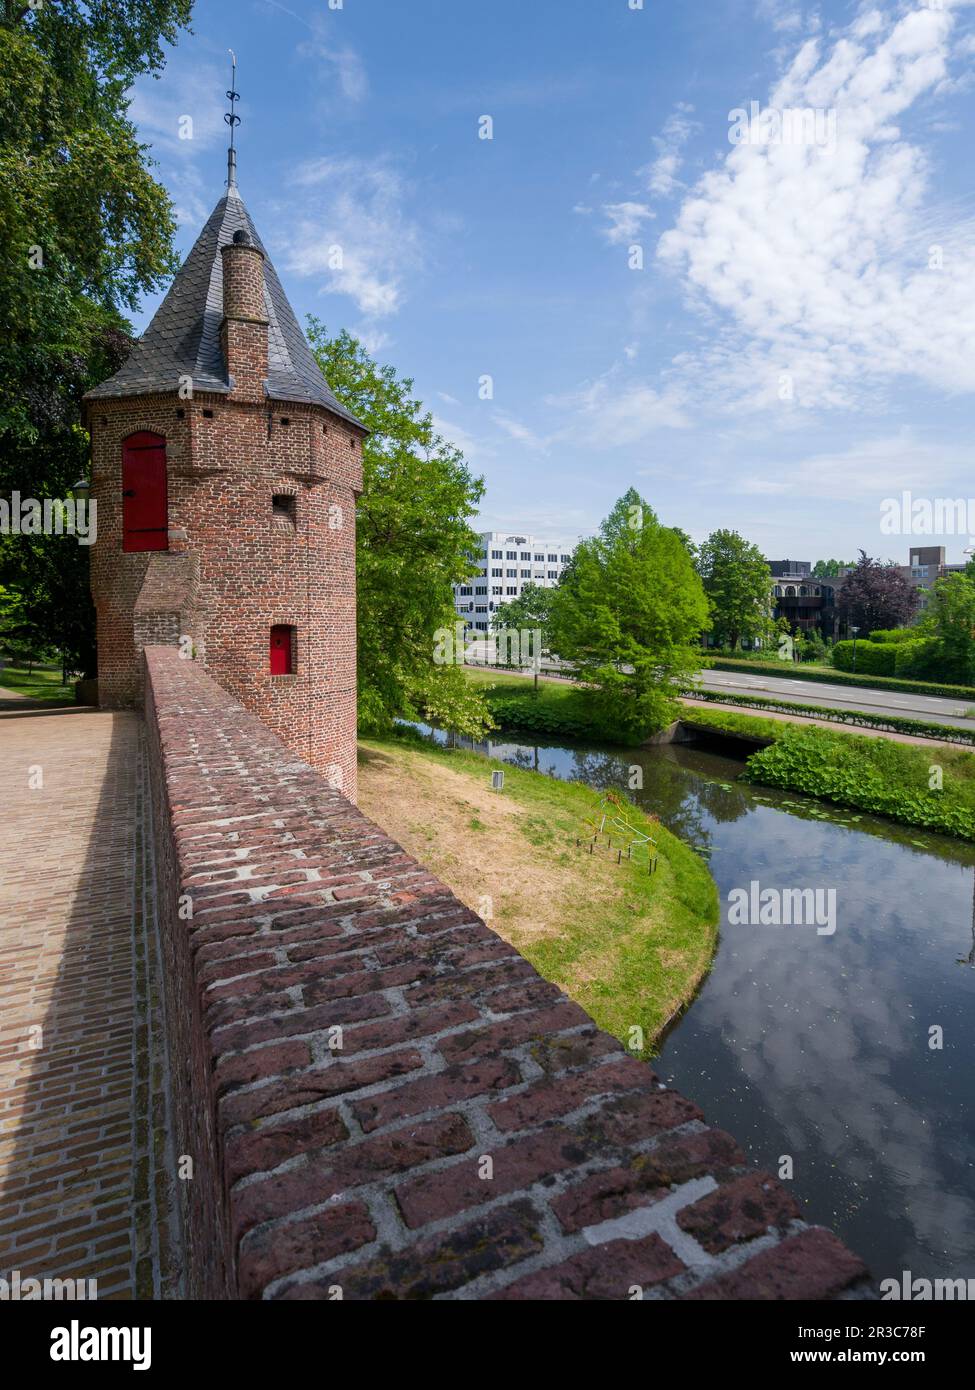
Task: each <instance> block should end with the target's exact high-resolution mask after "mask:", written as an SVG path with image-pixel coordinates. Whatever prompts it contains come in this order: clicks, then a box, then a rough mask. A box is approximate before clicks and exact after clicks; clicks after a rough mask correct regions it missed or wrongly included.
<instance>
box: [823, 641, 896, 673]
mask: <svg viewBox="0 0 975 1390" xmlns="http://www.w3.org/2000/svg"><path fill="white" fill-rule="evenodd" d="M896 661H897V648H896V644H895V643H893V642H869V641H867V642H856V643H854V642H837V643H836V644H835V646H834V647H833V665H834V666H835V667H836V669H837V671H855V672H856V673H857V675H862V676H892V675H894V673H895V664H896ZM854 662H855V663H856V664H855V665H854Z"/></svg>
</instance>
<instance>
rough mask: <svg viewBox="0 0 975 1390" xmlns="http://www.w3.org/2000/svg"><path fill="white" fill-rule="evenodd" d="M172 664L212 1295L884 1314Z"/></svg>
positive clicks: (162, 786) (855, 1277) (168, 760)
mask: <svg viewBox="0 0 975 1390" xmlns="http://www.w3.org/2000/svg"><path fill="white" fill-rule="evenodd" d="M145 658H146V664H147V672H148V677H147V680H146V714H147V723H148V738H149V749H150V768H151V777H152V783H153V792H154V798H153V799H154V835H155V839H156V863H157V876H158V887H159V906H160V928H161V932H162V937H163V942H164V958H165V961H166V967H165V968H166V973H167V975H168V981H167V990H168V1016H169V1019H170V1027H171V1030H172V1037H171V1048H172V1052H173V1056H174V1059H175V1063H174V1069H175V1071H176V1074H177V1075H176V1085H177V1097H176V1109H177V1111H178V1114H179V1121H178V1134H177V1150H178V1152H180V1153H182V1154H188V1155H190V1156H191V1157H192V1158H193V1160H194V1165H195V1166H194V1172H195V1176H194V1178H193V1179H192V1181H191V1182H188V1183H186V1184H184V1185H183V1190H184V1195H185V1198H186V1202H187V1210H186V1227H187V1239H188V1248H189V1252H190V1254H189V1264H190V1269H189V1289H190V1292H191V1293H198V1294H199V1293H202V1294H206V1295H209V1296H216V1297H221V1296H229V1297H244V1298H262V1297H264V1298H282V1299H326V1298H334V1297H336V1296H341V1297H343V1298H346V1299H349V1298H351V1299H376V1298H403V1299H405V1298H430V1297H436V1296H441V1297H451V1298H492V1299H497V1298H500V1299H551V1298H556V1299H581V1298H585V1299H606V1300H614V1299H628V1298H632V1297H634V1290H635V1289H639V1290H641V1291H642V1294H643V1296H644V1297H647V1298H692V1299H693V1298H742V1297H744V1298H831V1297H836V1296H858V1295H860V1294H862V1293H863V1292H864V1291H865V1290H866V1284H865V1279H866V1271H865V1270H864V1268H863V1265H862V1264H861V1263H860V1261H859V1260H858V1259H857V1258H856V1257H855V1256H853V1255H852V1254H850V1252H849V1251H847V1250H846V1248H845V1247H844V1246H843V1245H842V1244H841V1242H840V1241H839V1240H837V1239H836V1237H835V1236H834V1235H832V1234H831V1233H829V1232H828V1231H825V1230H823V1229H821V1228H810V1227H807V1226H806V1225H805V1224H804V1223H803V1222H802V1221H801V1219H800V1216H799V1208H798V1206H797V1204H796V1202H795V1200H794V1198H793V1197H792V1195H791V1194H790V1192H789V1191H788V1190H787V1189H786V1188H785V1187H784V1186H783V1185H781V1184H779V1183H778V1182H777V1181H776V1180H775V1179H773V1178H771V1177H769V1176H768V1175H766V1174H761V1173H757V1172H755V1171H754V1170H753V1169H751V1168H749V1166H748V1165H747V1164H746V1163H745V1161H744V1158H743V1155H742V1153H741V1151H740V1149H739V1148H738V1146H737V1144H736V1143H735V1141H734V1140H733V1139H732V1138H731V1137H730V1136H729V1135H727V1134H724V1133H723V1132H721V1131H719V1130H715V1129H711V1128H709V1127H708V1126H707V1124H706V1122H705V1120H704V1117H703V1116H702V1114H701V1112H700V1111H699V1110H698V1108H697V1107H696V1106H695V1105H694V1104H693V1103H692V1102H690V1101H688V1100H686V1099H685V1098H684V1097H683V1096H681V1095H679V1094H677V1093H676V1092H675V1091H672V1090H670V1089H668V1088H666V1087H665V1086H664V1085H662V1083H661V1082H660V1081H659V1080H658V1078H657V1077H656V1076H655V1074H654V1072H653V1071H652V1069H651V1068H650V1067H649V1066H647V1065H646V1064H644V1063H642V1062H640V1061H637V1060H636V1059H634V1058H632V1057H629V1056H627V1054H626V1053H625V1051H624V1049H623V1048H622V1046H621V1045H620V1044H619V1043H618V1042H617V1041H616V1040H615V1039H613V1038H611V1037H610V1036H608V1035H607V1034H606V1033H603V1032H601V1031H599V1030H598V1029H597V1028H596V1027H594V1025H593V1024H592V1021H591V1020H590V1019H589V1017H588V1016H587V1015H586V1014H585V1013H584V1012H583V1010H582V1009H581V1008H579V1007H578V1006H577V1005H575V1004H573V1003H571V1002H570V1001H569V1000H568V999H566V997H565V996H564V995H563V994H562V993H561V992H560V991H559V990H558V989H557V988H556V987H555V986H554V985H551V984H549V983H547V982H546V981H544V980H543V979H541V977H540V976H539V975H538V974H537V973H536V972H535V970H534V969H533V968H532V967H531V966H530V965H529V964H528V962H527V961H525V960H524V959H523V958H522V957H521V956H520V955H519V954H518V953H517V951H515V950H514V948H513V947H511V946H510V945H508V944H507V943H506V942H504V941H502V940H501V939H500V938H499V937H498V936H497V935H496V934H495V933H494V932H492V931H490V930H489V929H488V927H486V926H485V924H484V923H483V922H482V921H481V920H480V919H479V918H478V917H477V916H475V914H474V913H473V912H471V911H470V910H469V909H468V908H466V907H465V906H464V905H463V904H462V903H460V902H459V901H458V900H457V899H456V898H455V897H454V896H453V895H452V894H451V893H450V892H449V890H448V889H447V888H446V887H445V886H444V885H443V884H442V883H440V882H439V881H438V880H437V879H436V878H434V877H433V875H431V874H430V873H429V872H428V871H427V870H426V869H424V868H423V867H422V866H421V865H420V864H418V863H417V862H416V861H415V860H413V859H411V858H410V856H409V855H407V854H406V853H405V852H404V851H403V849H402V848H401V847H400V846H399V845H397V844H396V843H395V842H394V841H393V840H391V839H390V838H389V836H388V835H386V834H385V833H384V832H383V831H382V830H380V829H379V828H378V827H377V826H376V825H374V824H373V823H372V822H371V821H369V820H367V819H366V818H365V817H364V816H363V815H362V814H361V813H360V812H358V811H357V810H356V808H355V807H354V806H353V805H352V804H351V803H350V802H349V801H348V800H346V799H345V798H344V797H343V796H342V795H341V794H340V793H338V792H337V791H334V790H332V789H331V788H330V787H329V786H328V784H327V783H326V781H325V780H324V778H323V777H322V776H321V775H320V774H319V773H317V772H316V771H314V770H313V769H312V768H311V767H309V766H308V765H307V764H305V763H303V762H301V761H299V760H298V759H297V758H296V757H295V755H294V754H293V753H291V752H289V750H288V749H287V748H286V747H285V746H284V745H283V744H282V743H281V742H280V741H279V740H278V739H277V738H276V737H275V736H274V735H273V734H272V733H270V732H269V731H268V730H267V729H265V728H264V726H263V725H262V724H261V723H260V722H259V720H258V719H257V718H256V717H254V716H252V715H250V714H248V713H247V712H246V711H245V710H244V709H243V707H242V706H241V705H240V704H238V703H237V702H236V701H235V700H234V699H233V697H232V696H230V695H228V694H227V693H226V692H225V691H224V690H223V689H222V688H221V687H220V686H218V685H217V684H216V683H215V682H214V681H213V680H212V679H210V678H209V677H208V676H207V675H206V674H205V673H204V672H203V670H202V669H201V668H200V667H199V666H197V665H196V664H194V663H192V662H188V661H181V660H180V659H179V658H178V656H177V654H176V653H175V652H174V651H172V650H170V649H166V648H149V649H147V650H146V653H145ZM181 902H182V903H183V904H184V911H185V904H186V903H187V902H191V904H192V917H191V919H189V920H186V919H185V916H184V917H183V918H181V917H180V916H179V910H178V909H179V904H180V903H181ZM337 1291H341V1292H340V1294H338V1292H337Z"/></svg>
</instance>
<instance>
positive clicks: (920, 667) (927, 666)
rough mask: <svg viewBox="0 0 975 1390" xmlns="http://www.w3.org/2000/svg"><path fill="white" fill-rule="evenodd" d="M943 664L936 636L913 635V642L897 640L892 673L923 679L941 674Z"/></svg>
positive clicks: (908, 677) (939, 644)
mask: <svg viewBox="0 0 975 1390" xmlns="http://www.w3.org/2000/svg"><path fill="white" fill-rule="evenodd" d="M943 664H944V660H943V652H942V650H941V643H940V642H939V641H938V639H937V638H936V637H915V639H914V641H913V642H899V643H898V644H897V647H896V659H895V663H894V674H895V675H897V676H904V677H906V678H907V679H910V678H912V677H914V678H916V679H919V680H923V679H924V678H925V677H936V676H938V675H940V674H941V672H942V667H943Z"/></svg>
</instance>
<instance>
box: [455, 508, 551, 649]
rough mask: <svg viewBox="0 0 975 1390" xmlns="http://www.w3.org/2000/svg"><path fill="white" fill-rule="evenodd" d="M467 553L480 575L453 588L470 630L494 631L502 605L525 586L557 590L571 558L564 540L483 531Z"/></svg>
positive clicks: (507, 532) (457, 608) (509, 532)
mask: <svg viewBox="0 0 975 1390" xmlns="http://www.w3.org/2000/svg"><path fill="white" fill-rule="evenodd" d="M478 540H479V542H480V545H479V548H478V549H477V550H476V551H474V552H473V553H472V552H470V551H469V552H468V555H469V558H470V560H471V562H472V564H473V565H474V566H475V568H476V570H477V573H476V574H475V575H474V576H473V577H472V578H471V579H469V580H466V581H465V582H464V583H463V584H455V585H454V610H455V612H456V614H457V617H458V618H459V619H460V620H462V621H463V622H464V624H465V625H466V627H467V628H469V629H473V630H474V631H475V632H484V633H487V632H492V631H493V630H494V614H495V613H496V612H497V610H498V608H499V607H500V605H501V604H502V603H510V602H511V600H512V599H515V598H520V597H521V594H522V591H523V590H524V588H525V585H526V584H537V585H538V586H539V587H540V588H543V589H554V588H555V586H556V584H558V582H559V580H560V578H561V577H562V571H563V570H564V569H565V567H566V565H567V564H568V563H569V560H570V558H571V555H572V546H570V545H567V544H565V542H564V541H550V540H541V539H539V537H538V536H531V535H529V534H528V533H527V532H514V531H484V532H482V533H481V535H480V536H479V537H478Z"/></svg>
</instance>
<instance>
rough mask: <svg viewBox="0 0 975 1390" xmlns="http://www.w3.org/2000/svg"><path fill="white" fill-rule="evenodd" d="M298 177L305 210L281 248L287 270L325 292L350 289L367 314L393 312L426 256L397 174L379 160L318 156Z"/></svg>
mask: <svg viewBox="0 0 975 1390" xmlns="http://www.w3.org/2000/svg"><path fill="white" fill-rule="evenodd" d="M295 182H296V183H297V184H298V185H299V187H300V189H301V190H302V192H301V197H300V204H301V206H302V207H304V209H305V212H304V215H303V216H301V217H299V218H298V219H297V220H296V222H295V225H294V228H293V231H292V233H291V237H290V246H289V248H288V249H286V251H285V253H284V264H285V265H286V266H287V268H288V270H290V271H292V272H293V273H294V274H296V275H303V276H315V277H319V278H321V279H322V281H323V283H322V292H323V293H335V294H346V295H349V296H350V297H351V298H352V299H353V300H354V301H355V304H356V306H357V308H358V309H359V312H360V313H362V314H363V315H365V316H366V318H367V319H369V320H375V319H381V318H386V317H388V316H389V315H392V314H395V313H396V312H397V310H398V309H399V308H400V305H401V304H402V301H403V298H404V295H405V293H406V281H407V277H408V275H409V274H410V273H411V272H415V271H418V270H419V269H420V267H421V265H422V260H423V257H422V242H421V237H420V232H419V228H418V227H417V225H416V223H415V222H414V221H413V220H412V219H411V218H410V216H409V215H408V213H407V211H406V203H407V198H408V189H407V187H406V184H405V183H404V181H403V179H402V178H401V176H400V175H399V174H398V173H397V172H396V171H395V170H393V169H391V168H390V167H389V165H388V164H386V163H385V162H384V161H373V162H369V161H366V160H359V159H345V160H339V159H319V160H314V161H312V162H311V163H308V164H305V165H303V166H302V167H301V168H300V169H299V170H298V172H297V174H296V175H295ZM297 201H298V200H296V202H297Z"/></svg>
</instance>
